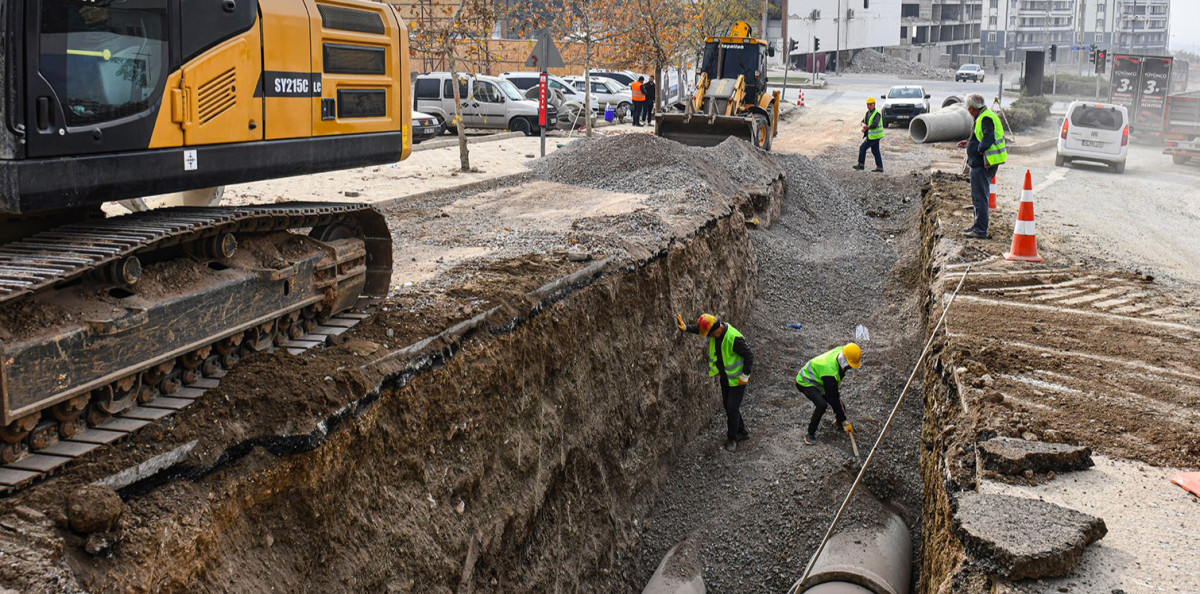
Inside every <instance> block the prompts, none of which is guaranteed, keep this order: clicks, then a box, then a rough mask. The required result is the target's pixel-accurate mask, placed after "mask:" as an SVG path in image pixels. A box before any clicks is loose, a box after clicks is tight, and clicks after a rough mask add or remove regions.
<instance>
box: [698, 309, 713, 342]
mask: <svg viewBox="0 0 1200 594" xmlns="http://www.w3.org/2000/svg"><path fill="white" fill-rule="evenodd" d="M716 324H717V316H714V315H712V314H703V315H701V316H700V319H699V320H698V321H697V322H696V328H697V329H699V330H700V336H702V337H707V336H708V333H709V332H710V331H711V330H712V329H713V326H715V325H716Z"/></svg>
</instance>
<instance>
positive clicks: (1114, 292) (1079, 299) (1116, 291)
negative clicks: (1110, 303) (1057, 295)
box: [1062, 287, 1128, 305]
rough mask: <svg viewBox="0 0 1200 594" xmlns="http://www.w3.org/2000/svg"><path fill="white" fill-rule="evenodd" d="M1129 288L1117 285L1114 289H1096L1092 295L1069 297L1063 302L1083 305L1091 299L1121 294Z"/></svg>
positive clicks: (1064, 303)
mask: <svg viewBox="0 0 1200 594" xmlns="http://www.w3.org/2000/svg"><path fill="white" fill-rule="evenodd" d="M1127 290H1128V288H1127V287H1116V288H1112V289H1104V290H1101V291H1096V292H1095V293H1092V294H1091V295H1084V296H1082V297H1075V298H1073V299H1067V300H1065V301H1063V302H1062V304H1063V305H1081V304H1084V303H1088V302H1091V301H1099V300H1101V299H1108V298H1109V297H1112V296H1114V295H1120V294H1122V293H1124V292H1125V291H1127Z"/></svg>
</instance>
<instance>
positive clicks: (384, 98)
mask: <svg viewBox="0 0 1200 594" xmlns="http://www.w3.org/2000/svg"><path fill="white" fill-rule="evenodd" d="M0 26H2V27H3V36H2V39H3V46H4V47H3V50H2V51H3V54H2V56H0V60H3V73H2V77H3V78H2V80H3V91H4V93H3V97H0V117H2V118H3V123H0V492H4V491H8V490H12V489H15V488H18V487H19V486H21V485H23V484H26V483H28V482H30V481H31V480H36V478H38V477H39V476H43V475H44V474H45V473H48V472H52V471H53V469H54V467H55V466H57V465H60V464H62V463H64V462H65V461H66V460H68V459H69V458H71V457H73V456H75V455H79V454H80V453H81V452H86V451H88V450H90V449H91V448H94V447H97V444H102V443H107V442H109V441H112V440H113V439H117V438H119V437H120V435H121V434H122V432H125V431H128V430H130V428H132V427H136V426H140V425H142V424H145V422H146V421H147V420H153V419H156V418H159V417H162V416H164V415H166V414H168V413H169V412H170V410H173V409H174V408H178V407H181V406H183V405H185V404H186V402H184V399H183V398H181V397H179V396H180V395H181V394H184V393H189V394H191V393H194V392H195V391H196V389H194V388H193V389H191V391H190V392H189V391H188V390H189V386H192V385H198V384H200V382H202V381H203V380H206V379H207V381H209V382H211V381H212V378H219V377H221V376H222V375H224V374H225V372H226V370H228V369H229V368H230V367H231V366H233V365H234V364H236V363H237V362H238V360H239V359H241V358H242V357H244V356H246V355H247V354H250V353H253V352H256V351H262V350H266V349H270V348H273V347H274V346H276V345H279V344H281V343H284V342H287V341H289V340H292V339H296V338H298V337H301V336H304V335H305V334H306V333H308V332H311V331H312V330H313V329H314V328H316V327H318V326H319V325H321V324H323V323H325V322H326V321H328V320H329V319H330V317H331V316H333V315H335V314H338V313H339V312H343V311H345V310H347V309H349V308H351V307H353V306H354V305H355V304H356V303H357V302H358V301H359V299H360V297H372V296H385V295H386V294H387V290H388V286H389V280H390V275H391V264H392V245H391V234H390V232H389V230H388V228H387V225H386V223H385V221H384V218H383V216H382V215H381V214H380V213H379V212H378V211H376V210H375V209H374V208H371V207H370V206H366V205H361V204H348V203H300V202H297V203H281V204H270V205H260V206H243V207H226V208H222V207H211V208H188V207H184V208H166V209H158V210H152V211H148V212H137V213H133V214H128V215H123V216H105V215H104V213H103V211H102V210H101V205H102V204H103V203H106V202H111V201H118V200H128V199H136V198H140V197H143V196H149V195H160V194H166V193H171V192H189V191H194V190H199V189H203V188H214V187H218V186H224V185H228V184H235V183H243V182H250V181H256V180H264V179H272V178H279V177H285V176H294V175H303V174H311V173H318V172H323V171H330V170H335V169H346V168H354V167H363V166H367V165H373V164H382V163H394V162H396V161H399V160H402V159H404V158H405V157H407V156H408V154H409V152H410V150H411V136H410V132H409V129H410V128H409V126H410V121H411V112H410V111H409V106H410V105H411V104H412V101H411V98H410V96H409V94H410V91H409V72H408V47H407V43H408V41H407V39H408V36H407V32H406V30H405V25H404V21H403V20H402V19H401V18H399V16H398V15H397V13H396V12H395V10H394V9H393V8H392V7H390V6H389V5H387V4H383V3H379V2H371V1H367V0H86V1H81V0H4V4H3V10H0ZM314 183H316V182H314ZM134 410H136V411H139V412H137V417H136V418H134V417H132V416H131V415H133V414H134V413H133V412H131V411H134ZM31 454H34V455H31Z"/></svg>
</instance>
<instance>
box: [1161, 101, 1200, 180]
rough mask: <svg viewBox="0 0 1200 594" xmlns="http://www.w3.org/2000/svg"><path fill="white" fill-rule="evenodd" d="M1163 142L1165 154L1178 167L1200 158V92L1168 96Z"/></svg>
mask: <svg viewBox="0 0 1200 594" xmlns="http://www.w3.org/2000/svg"><path fill="white" fill-rule="evenodd" d="M1162 140H1163V154H1164V155H1171V159H1172V160H1173V161H1175V164H1176V165H1184V164H1186V163H1187V162H1188V161H1190V160H1191V159H1192V157H1200V91H1192V92H1190V93H1176V94H1174V95H1168V96H1167V108H1166V114H1165V116H1164V117H1163V133H1162Z"/></svg>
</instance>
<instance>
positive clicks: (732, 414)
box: [675, 314, 754, 452]
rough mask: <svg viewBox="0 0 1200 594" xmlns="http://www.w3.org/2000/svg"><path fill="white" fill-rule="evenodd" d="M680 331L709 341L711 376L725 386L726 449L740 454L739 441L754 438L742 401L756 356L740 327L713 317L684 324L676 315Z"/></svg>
mask: <svg viewBox="0 0 1200 594" xmlns="http://www.w3.org/2000/svg"><path fill="white" fill-rule="evenodd" d="M675 325H676V326H678V327H679V331H680V332H689V333H691V334H699V335H700V337H701V338H707V339H708V376H709V377H715V378H717V384H718V385H719V386H720V387H721V404H722V405H723V406H724V407H725V421H726V432H725V449H726V450H728V451H730V452H735V451H737V442H739V441H744V440H747V439H750V433H749V432H748V431H746V422H745V420H743V419H742V412H741V407H742V398H743V397H744V396H745V395H746V384H748V383H750V370H751V369H752V368H753V367H754V354H753V353H751V352H750V347H749V345H747V344H746V339H745V338H744V337H743V336H742V333H741V332H738V330H737V328H734V327H733V326H731V325H729V324H727V323H725V322H722V321H721V320H719V319H717V317H716V316H714V315H712V314H703V315H701V316H700V319H699V320H697V321H696V323H695V324H684V323H683V316H681V315H678V314H676V315H675Z"/></svg>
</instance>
